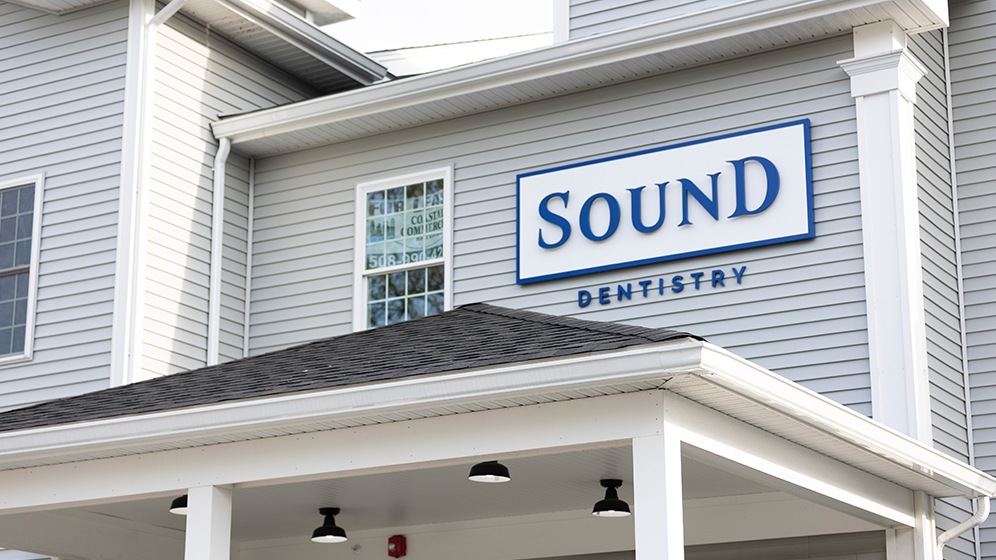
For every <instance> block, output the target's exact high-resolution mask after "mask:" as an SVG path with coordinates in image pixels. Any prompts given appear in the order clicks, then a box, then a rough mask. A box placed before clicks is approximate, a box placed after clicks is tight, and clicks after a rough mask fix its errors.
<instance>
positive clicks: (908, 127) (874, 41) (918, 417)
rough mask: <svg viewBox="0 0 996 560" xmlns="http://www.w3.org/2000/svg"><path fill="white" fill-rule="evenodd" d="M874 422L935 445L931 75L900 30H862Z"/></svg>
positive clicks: (854, 75)
mask: <svg viewBox="0 0 996 560" xmlns="http://www.w3.org/2000/svg"><path fill="white" fill-rule="evenodd" d="M854 55H855V57H854V58H852V59H850V60H844V61H841V62H840V63H839V64H840V66H841V67H842V68H843V69H844V70H845V71H846V72H847V74H848V75H849V76H850V77H851V95H852V96H853V97H854V102H855V108H856V110H857V128H858V166H859V171H860V181H861V220H862V235H863V242H864V264H865V296H866V302H867V307H868V315H867V316H868V345H869V353H870V359H871V377H872V381H871V384H872V387H871V390H872V416H873V417H874V418H875V419H876V420H878V421H879V422H882V423H883V424H885V425H887V426H889V427H892V428H894V429H896V430H898V431H900V432H902V433H904V434H907V435H909V436H910V437H913V438H915V439H917V440H919V441H921V442H924V443H929V442H930V441H931V424H930V401H929V398H928V382H927V349H926V328H925V319H924V303H923V271H922V267H921V254H920V221H919V213H918V197H917V194H918V193H917V178H916V145H915V134H914V131H913V105H914V104H915V103H916V83H917V81H918V80H919V79H920V78H921V77H922V76H923V75H924V73H925V69H924V68H923V66H922V65H921V64H920V63H919V62H917V61H916V60H914V59H913V58H912V57H911V56H910V54H909V52H908V51H907V49H906V33H905V32H904V31H903V30H902V29H901V28H899V26H897V25H896V24H895V23H894V22H892V21H884V22H880V23H874V24H870V25H865V26H862V27H858V28H855V29H854Z"/></svg>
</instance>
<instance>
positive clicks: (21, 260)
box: [14, 239, 31, 266]
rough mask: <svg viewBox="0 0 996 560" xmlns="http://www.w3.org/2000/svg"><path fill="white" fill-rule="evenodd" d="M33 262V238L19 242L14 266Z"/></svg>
mask: <svg viewBox="0 0 996 560" xmlns="http://www.w3.org/2000/svg"><path fill="white" fill-rule="evenodd" d="M29 264H31V240H30V239H25V240H24V241H18V242H17V254H16V256H15V257H14V266H26V265H29Z"/></svg>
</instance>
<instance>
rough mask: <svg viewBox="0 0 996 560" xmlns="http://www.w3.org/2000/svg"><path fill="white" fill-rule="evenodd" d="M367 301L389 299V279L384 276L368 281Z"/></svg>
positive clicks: (371, 278)
mask: <svg viewBox="0 0 996 560" xmlns="http://www.w3.org/2000/svg"><path fill="white" fill-rule="evenodd" d="M367 299H368V300H369V301H376V300H383V299H387V277H386V276H384V275H383V274H378V275H377V276H371V277H370V278H368V279H367Z"/></svg>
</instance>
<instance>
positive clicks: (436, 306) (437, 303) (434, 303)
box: [425, 294, 443, 315]
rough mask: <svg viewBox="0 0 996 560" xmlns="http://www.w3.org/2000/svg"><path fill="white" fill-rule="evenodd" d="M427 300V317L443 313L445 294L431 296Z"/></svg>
mask: <svg viewBox="0 0 996 560" xmlns="http://www.w3.org/2000/svg"><path fill="white" fill-rule="evenodd" d="M425 300H426V306H425V314H426V315H436V314H438V313H442V312H443V294H429V295H428V296H426V298H425Z"/></svg>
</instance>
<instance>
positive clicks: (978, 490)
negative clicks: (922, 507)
mask: <svg viewBox="0 0 996 560" xmlns="http://www.w3.org/2000/svg"><path fill="white" fill-rule="evenodd" d="M704 346H705V348H704V350H703V353H702V369H703V370H704V371H707V372H710V375H708V376H703V377H702V378H703V379H704V380H706V381H708V382H710V383H713V384H715V385H717V386H719V387H722V388H724V389H726V390H727V391H731V392H733V393H734V394H737V395H740V396H742V397H745V398H747V399H749V400H752V401H755V402H759V403H763V404H764V405H765V406H767V407H769V408H771V409H773V410H777V411H778V412H780V413H782V414H784V415H785V416H787V417H789V418H793V419H795V420H797V421H800V422H803V423H805V424H807V425H809V426H812V427H814V428H817V429H819V430H821V431H824V432H826V433H829V434H832V435H833V436H834V437H835V438H839V439H842V440H845V441H848V442H851V443H852V444H854V445H856V446H857V447H859V448H862V449H868V450H875V451H874V453H876V454H877V455H880V456H882V457H886V458H888V459H889V460H891V461H893V462H895V463H898V464H903V465H906V466H907V467H909V468H910V469H911V470H914V471H917V472H920V473H921V474H927V473H928V472H930V476H932V477H933V478H935V479H938V480H942V481H943V483H944V484H946V485H947V486H949V487H951V488H958V489H960V490H961V491H962V492H963V494H962V495H964V496H967V497H982V496H991V495H993V494H996V479H994V478H992V477H990V476H988V475H986V474H985V473H983V472H981V471H979V470H978V469H975V468H974V467H970V466H968V465H966V464H964V463H962V462H960V461H958V460H956V459H954V458H953V457H950V456H948V455H945V454H944V453H941V452H940V451H937V450H936V449H934V448H932V447H928V446H926V445H924V444H922V443H920V442H917V441H915V440H913V439H912V438H910V437H908V436H906V435H904V434H901V433H900V432H898V431H896V430H893V429H892V428H889V427H888V426H886V425H884V424H881V423H879V422H875V421H872V420H870V419H869V418H867V417H866V416H864V415H862V414H859V413H857V412H855V411H854V410H851V409H850V408H847V407H844V406H834V405H835V404H836V403H832V402H830V401H829V399H827V398H826V397H823V396H822V395H819V394H818V393H815V392H813V391H810V390H808V389H805V388H803V387H801V386H799V385H798V384H797V383H795V382H793V381H790V380H789V379H787V378H785V377H782V376H780V375H777V374H774V373H771V372H768V371H767V370H765V369H763V368H761V367H760V366H758V365H757V364H754V363H753V362H750V361H748V360H745V359H744V358H741V357H740V356H737V355H735V354H733V353H731V352H729V351H727V350H724V349H723V348H720V347H718V346H715V345H712V344H708V343H705V344H704ZM828 405H829V406H828ZM927 465H929V467H928V466H927Z"/></svg>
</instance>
